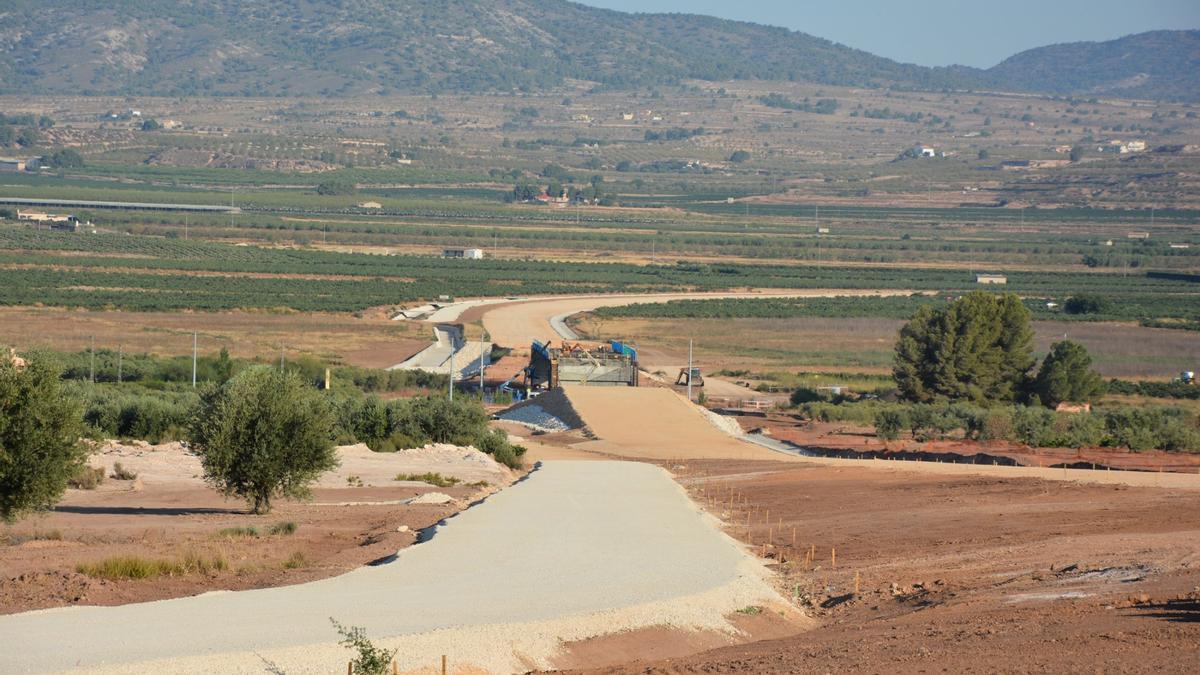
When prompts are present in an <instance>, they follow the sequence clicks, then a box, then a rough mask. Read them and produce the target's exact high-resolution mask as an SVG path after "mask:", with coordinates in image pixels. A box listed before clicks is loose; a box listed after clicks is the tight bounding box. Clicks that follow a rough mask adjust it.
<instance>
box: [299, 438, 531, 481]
mask: <svg viewBox="0 0 1200 675" xmlns="http://www.w3.org/2000/svg"><path fill="white" fill-rule="evenodd" d="M338 459H339V460H340V461H341V465H340V466H338V468H337V469H335V470H333V471H330V472H329V473H327V474H325V475H323V476H321V479H320V480H319V481H317V486H318V487H346V486H347V485H358V484H360V483H361V484H362V485H364V486H370V485H376V486H384V485H390V484H393V483H394V482H395V480H396V476H398V475H423V474H427V473H436V474H441V475H442V476H444V477H446V478H457V479H458V480H460V481H462V482H464V483H478V482H484V483H488V484H489V485H493V486H500V485H508V484H509V483H511V482H512V481H513V479H514V476H513V472H512V471H511V470H510V469H509V468H508V467H506V466H504V465H503V464H500V463H498V462H497V461H496V460H494V459H492V457H491V455H487V454H484V453H482V452H480V451H478V450H476V449H475V448H472V447H458V446H456V445H444V444H433V445H426V446H425V447H423V448H413V449H411V450H400V451H397V452H375V451H373V450H371V449H370V448H368V447H367V446H366V445H364V444H362V443H359V444H357V445H343V446H340V447H339V448H338Z"/></svg>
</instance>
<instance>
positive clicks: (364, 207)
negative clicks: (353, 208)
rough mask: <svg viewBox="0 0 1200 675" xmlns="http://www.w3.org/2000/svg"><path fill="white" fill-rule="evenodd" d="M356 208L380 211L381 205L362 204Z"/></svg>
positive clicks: (375, 203)
mask: <svg viewBox="0 0 1200 675" xmlns="http://www.w3.org/2000/svg"><path fill="white" fill-rule="evenodd" d="M358 208H360V209H382V208H383V204H380V203H379V202H363V203H361V204H359V205H358Z"/></svg>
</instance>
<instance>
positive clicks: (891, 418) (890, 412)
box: [875, 408, 909, 441]
mask: <svg viewBox="0 0 1200 675" xmlns="http://www.w3.org/2000/svg"><path fill="white" fill-rule="evenodd" d="M908 425H909V422H908V416H907V415H905V414H904V411H902V410H899V409H896V408H887V409H884V410H880V411H879V412H877V413H875V435H876V436H878V437H879V438H881V439H883V440H885V441H894V440H896V439H897V438H900V432H901V431H902V430H904V429H906V428H908Z"/></svg>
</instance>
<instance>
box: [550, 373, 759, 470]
mask: <svg viewBox="0 0 1200 675" xmlns="http://www.w3.org/2000/svg"><path fill="white" fill-rule="evenodd" d="M564 390H565V391H566V394H567V397H568V398H569V399H570V401H571V405H572V407H573V408H574V409H575V411H576V412H577V413H579V416H580V417H581V418H582V419H583V421H584V423H585V424H587V426H588V428H589V429H591V431H592V433H594V434H595V435H596V436H597V437H599V439H600V440H599V441H595V442H592V443H588V444H585V445H587V446H588V447H589V448H590V449H594V450H598V451H601V452H609V453H612V454H614V455H618V456H621V457H631V458H640V459H677V458H685V457H686V458H700V457H707V458H725V459H779V458H781V455H780V454H779V453H776V452H774V451H771V450H768V449H766V448H763V447H760V446H757V445H753V444H751V443H746V442H744V441H740V440H738V439H736V438H734V437H733V436H731V435H730V434H728V433H726V432H724V431H722V430H721V429H719V428H717V427H716V425H714V424H713V422H711V421H710V420H709V419H708V418H707V417H706V414H705V412H704V411H703V410H702V409H701V408H700V407H699V406H696V405H693V404H690V403H688V402H687V399H686V398H684V397H682V396H680V395H679V394H676V393H675V392H674V391H672V390H670V389H663V388H660V387H586V386H568V387H564Z"/></svg>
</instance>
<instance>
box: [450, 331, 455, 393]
mask: <svg viewBox="0 0 1200 675" xmlns="http://www.w3.org/2000/svg"><path fill="white" fill-rule="evenodd" d="M450 350H451V351H450V402H451V403H453V402H454V351H453V350H454V339H453V338H451V339H450Z"/></svg>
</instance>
